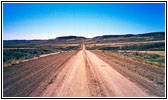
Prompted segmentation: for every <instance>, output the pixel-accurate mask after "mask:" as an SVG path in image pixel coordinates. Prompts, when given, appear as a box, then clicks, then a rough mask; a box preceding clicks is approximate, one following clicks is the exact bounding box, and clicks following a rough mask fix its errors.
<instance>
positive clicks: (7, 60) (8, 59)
mask: <svg viewBox="0 0 168 100" xmlns="http://www.w3.org/2000/svg"><path fill="white" fill-rule="evenodd" d="M79 48H80V45H76V46H70V45H68V46H65V45H64V46H57V47H52V48H51V47H41V48H32V49H30V48H23V47H22V48H4V49H3V63H4V65H10V64H15V63H17V62H18V60H25V59H31V58H34V57H39V56H40V55H43V54H50V53H54V52H64V51H71V50H77V49H79Z"/></svg>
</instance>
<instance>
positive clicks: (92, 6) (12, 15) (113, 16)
mask: <svg viewBox="0 0 168 100" xmlns="http://www.w3.org/2000/svg"><path fill="white" fill-rule="evenodd" d="M156 31H157V32H158V31H165V4H164V3H3V39H4V40H12V39H28V40H29V39H51V38H55V37H58V36H67V35H77V36H85V37H94V36H99V35H113V34H115V35H116V34H137V33H145V32H156Z"/></svg>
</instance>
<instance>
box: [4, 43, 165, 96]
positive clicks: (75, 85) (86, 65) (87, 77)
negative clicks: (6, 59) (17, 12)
mask: <svg viewBox="0 0 168 100" xmlns="http://www.w3.org/2000/svg"><path fill="white" fill-rule="evenodd" d="M35 65H36V66H35ZM23 66H27V67H25V68H27V70H26V71H24V69H25V68H22V67H23ZM29 66H31V67H29ZM41 66H43V67H41ZM32 67H33V68H32ZM11 68H13V69H11ZM11 68H8V69H7V68H5V69H4V82H3V83H4V88H3V89H4V90H3V91H4V92H3V93H4V96H42V97H153V96H164V92H162V91H159V93H158V94H155V93H153V91H155V90H156V91H158V88H157V87H158V86H157V85H155V84H154V83H152V82H151V81H149V80H147V79H144V78H142V77H140V76H135V77H136V79H139V80H140V81H141V80H142V82H143V83H144V82H146V83H147V84H148V85H149V86H151V87H153V88H152V89H153V90H150V89H148V88H146V87H144V85H140V84H137V83H136V82H134V81H135V80H133V81H132V80H130V79H129V77H125V76H124V74H121V73H119V72H118V71H116V70H115V69H114V68H113V66H111V65H109V64H108V63H106V62H105V61H103V60H102V59H100V58H99V57H98V56H97V55H95V54H94V53H92V52H90V51H88V50H85V46H83V49H82V50H80V51H73V52H71V53H68V52H67V53H64V54H62V55H61V54H58V55H53V56H50V57H48V58H47V57H44V58H41V59H39V60H36V61H34V62H33V61H30V62H26V63H23V65H16V66H12V67H11ZM14 68H21V70H20V69H19V70H17V71H13V70H16V69H14ZM22 71H23V72H22ZM147 87H148V86H147ZM18 89H19V90H18ZM160 89H162V88H160Z"/></svg>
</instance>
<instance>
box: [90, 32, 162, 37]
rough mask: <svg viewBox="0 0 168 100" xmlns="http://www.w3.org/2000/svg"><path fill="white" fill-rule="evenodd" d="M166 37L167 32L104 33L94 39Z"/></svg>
mask: <svg viewBox="0 0 168 100" xmlns="http://www.w3.org/2000/svg"><path fill="white" fill-rule="evenodd" d="M135 36H138V37H164V36H165V32H150V33H142V34H136V35H134V34H126V35H103V36H96V37H94V38H93V39H107V38H117V37H135Z"/></svg>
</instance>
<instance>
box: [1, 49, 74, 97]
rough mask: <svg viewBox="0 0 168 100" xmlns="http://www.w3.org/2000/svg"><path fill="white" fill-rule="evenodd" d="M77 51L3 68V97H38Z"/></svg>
mask: <svg viewBox="0 0 168 100" xmlns="http://www.w3.org/2000/svg"><path fill="white" fill-rule="evenodd" d="M76 53H77V51H71V52H64V53H59V54H56V55H51V56H47V57H43V58H39V59H36V60H32V61H28V62H24V63H20V64H17V65H12V66H9V67H5V68H3V96H4V97H15V96H17V97H20V96H23V97H24V96H30V94H31V93H32V92H33V91H34V92H35V93H34V94H35V96H38V95H39V94H40V93H41V92H42V91H43V90H44V89H45V88H46V86H47V85H48V84H50V82H51V81H52V80H51V79H52V78H53V77H54V76H55V75H57V73H59V72H60V71H61V70H62V65H63V64H64V63H65V62H66V61H67V60H68V59H70V58H71V57H72V56H73V55H75V54H76Z"/></svg>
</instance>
